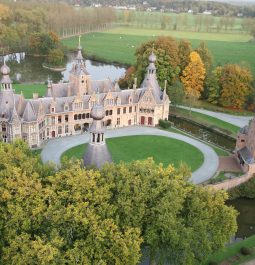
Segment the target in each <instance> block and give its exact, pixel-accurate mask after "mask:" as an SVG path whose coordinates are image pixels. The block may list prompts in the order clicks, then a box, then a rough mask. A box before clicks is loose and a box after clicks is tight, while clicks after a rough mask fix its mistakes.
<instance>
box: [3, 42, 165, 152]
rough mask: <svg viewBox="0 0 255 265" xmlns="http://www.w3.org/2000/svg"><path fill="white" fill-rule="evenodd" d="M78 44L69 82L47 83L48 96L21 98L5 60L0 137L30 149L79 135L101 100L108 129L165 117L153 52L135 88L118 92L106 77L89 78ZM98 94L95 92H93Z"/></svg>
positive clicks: (147, 124) (87, 125) (114, 84)
mask: <svg viewBox="0 0 255 265" xmlns="http://www.w3.org/2000/svg"><path fill="white" fill-rule="evenodd" d="M81 51H82V47H81V45H80V44H79V46H78V52H77V56H76V59H75V61H74V63H73V66H72V69H71V71H70V75H69V82H67V83H58V84H53V83H52V82H48V87H47V92H46V95H45V96H44V97H42V98H39V97H38V94H36V93H35V94H34V95H33V99H25V98H24V96H23V94H22V93H21V94H15V91H14V89H13V88H12V81H11V79H10V77H9V73H10V69H9V67H8V66H7V65H6V63H5V62H4V65H3V66H2V67H1V69H0V71H1V74H2V79H1V81H0V84H1V91H0V138H1V139H2V141H4V142H12V141H13V140H14V139H16V138H21V139H23V140H24V141H26V142H27V143H28V144H29V146H30V147H32V148H36V147H39V146H40V145H41V144H42V143H43V142H44V141H45V140H47V139H51V138H55V137H63V136H67V135H74V134H79V133H81V132H83V131H86V130H87V129H88V128H89V126H90V124H91V123H92V118H91V117H90V112H91V109H92V107H93V106H94V105H95V104H96V100H99V102H100V104H102V105H103V107H104V109H105V117H104V119H103V120H102V122H103V125H104V126H105V127H106V128H112V129H113V128H118V127H124V126H132V125H146V126H155V125H157V124H158V121H159V119H167V118H168V113H169V103H170V101H169V98H168V96H167V94H166V89H164V90H163V91H162V90H161V88H160V86H159V84H158V81H157V76H156V67H155V62H156V56H155V54H154V53H153V52H152V53H151V55H150V56H149V66H148V67H147V74H146V76H145V78H144V80H143V82H142V84H141V87H140V88H137V86H136V82H135V84H134V86H133V88H132V89H125V90H121V89H120V88H119V86H118V83H117V82H115V83H113V82H112V81H111V80H110V79H106V80H92V79H91V76H90V74H89V73H88V71H87V69H86V65H85V62H84V60H83V56H82V52H81ZM97 94H98V95H97Z"/></svg>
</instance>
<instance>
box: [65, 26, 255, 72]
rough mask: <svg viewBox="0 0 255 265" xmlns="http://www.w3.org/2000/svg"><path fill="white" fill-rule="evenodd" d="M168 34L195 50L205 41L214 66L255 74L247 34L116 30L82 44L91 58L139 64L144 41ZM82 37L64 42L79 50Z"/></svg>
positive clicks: (92, 36) (253, 47) (252, 49)
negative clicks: (137, 52)
mask: <svg viewBox="0 0 255 265" xmlns="http://www.w3.org/2000/svg"><path fill="white" fill-rule="evenodd" d="M161 35H167V36H172V37H175V38H177V39H188V40H190V41H191V43H192V46H193V47H194V48H195V47H197V46H198V45H199V43H200V41H201V40H204V41H206V43H207V45H208V48H209V49H210V51H211V52H212V54H213V57H214V65H222V64H226V63H238V64H240V63H244V64H246V65H247V66H249V67H250V68H251V70H252V71H253V73H255V61H254V56H253V55H254V52H255V44H254V43H250V42H247V41H248V40H249V39H251V37H250V36H249V35H244V34H227V33H225V34H224V33H199V32H184V31H168V30H157V29H156V30H153V29H152V30H149V29H135V28H114V29H111V30H108V31H106V32H100V33H89V34H87V35H83V36H82V39H81V42H82V46H83V48H84V50H85V54H87V55H88V56H90V57H91V56H92V55H94V56H96V58H98V59H103V60H105V61H109V62H118V63H124V64H130V65H131V64H134V63H135V60H136V59H135V54H134V53H135V50H136V48H137V47H138V46H139V45H140V44H141V43H143V42H146V41H148V40H151V39H153V38H156V37H157V36H161ZM77 42H78V38H77V37H73V38H69V39H64V40H62V43H63V44H64V45H66V46H67V47H68V48H71V49H75V48H76V47H77Z"/></svg>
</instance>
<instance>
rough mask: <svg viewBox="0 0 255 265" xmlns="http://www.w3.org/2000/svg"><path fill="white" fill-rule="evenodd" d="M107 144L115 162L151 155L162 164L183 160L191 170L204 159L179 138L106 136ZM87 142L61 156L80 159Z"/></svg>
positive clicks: (198, 165) (139, 158)
mask: <svg viewBox="0 0 255 265" xmlns="http://www.w3.org/2000/svg"><path fill="white" fill-rule="evenodd" d="M106 141H107V145H108V148H109V150H110V153H111V155H112V159H113V161H114V162H115V163H118V162H120V161H125V162H130V161H132V160H142V159H146V158H147V157H153V159H154V161H155V162H157V163H163V165H164V166H167V165H168V164H173V165H174V166H178V165H179V164H180V162H185V163H186V164H187V165H188V166H189V167H190V168H191V170H192V171H194V170H196V169H198V168H199V167H200V166H201V165H202V164H203V161H204V156H203V154H202V152H201V151H200V150H198V149H197V148H195V147H194V146H192V145H189V144H187V143H185V142H182V141H180V140H176V139H172V138H168V137H164V136H152V135H141V136H140V135H137V136H125V137H118V138H108V139H107V140H106ZM86 147H87V144H82V145H78V146H75V147H73V148H71V149H69V150H67V151H65V152H64V153H63V154H62V157H64V156H67V157H68V158H72V157H75V158H78V159H82V158H83V156H84V153H85V151H86Z"/></svg>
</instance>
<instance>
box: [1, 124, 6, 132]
mask: <svg viewBox="0 0 255 265" xmlns="http://www.w3.org/2000/svg"><path fill="white" fill-rule="evenodd" d="M2 132H6V124H2Z"/></svg>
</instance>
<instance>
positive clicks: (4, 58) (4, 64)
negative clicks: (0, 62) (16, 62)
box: [4, 56, 6, 65]
mask: <svg viewBox="0 0 255 265" xmlns="http://www.w3.org/2000/svg"><path fill="white" fill-rule="evenodd" d="M5 64H6V63H5V56H4V65H5Z"/></svg>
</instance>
